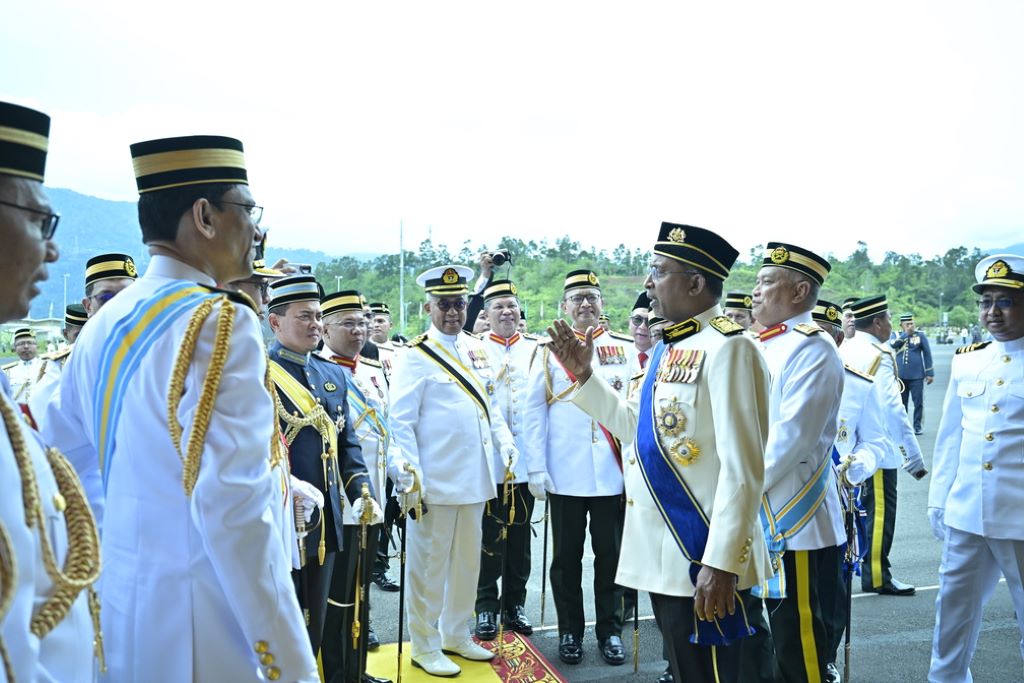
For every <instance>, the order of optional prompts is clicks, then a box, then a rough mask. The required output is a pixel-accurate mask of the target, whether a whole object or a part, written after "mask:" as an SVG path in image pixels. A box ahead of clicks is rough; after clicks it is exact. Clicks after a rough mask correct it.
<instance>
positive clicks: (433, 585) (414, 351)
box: [391, 326, 515, 657]
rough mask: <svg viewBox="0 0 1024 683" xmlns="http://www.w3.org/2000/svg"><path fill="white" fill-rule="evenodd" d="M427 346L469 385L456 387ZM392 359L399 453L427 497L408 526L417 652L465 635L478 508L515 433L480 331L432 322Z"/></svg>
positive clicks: (471, 599) (489, 492) (411, 623)
mask: <svg viewBox="0 0 1024 683" xmlns="http://www.w3.org/2000/svg"><path fill="white" fill-rule="evenodd" d="M420 346H423V347H425V348H426V350H427V351H424V350H421V349H420V348H418V347H420ZM427 352H430V353H433V354H435V355H436V356H437V357H439V358H441V359H443V360H444V362H445V363H448V364H449V365H450V366H452V367H453V368H454V369H455V371H456V372H458V373H459V375H460V376H461V377H463V378H465V380H466V382H468V384H469V386H470V387H472V388H471V389H466V388H463V385H462V384H461V383H460V381H459V380H457V379H456V378H455V377H454V376H453V374H450V373H449V372H446V371H445V370H444V369H443V368H442V367H441V366H440V365H439V364H438V363H436V362H434V361H433V360H431V357H430V356H428V355H427ZM398 364H399V366H400V370H399V372H398V373H397V374H396V376H395V379H394V384H393V385H392V394H391V395H392V408H391V425H392V429H393V430H394V435H395V441H396V442H397V444H398V447H399V449H400V450H401V454H402V457H403V458H404V459H405V460H407V461H408V462H409V464H411V465H412V466H413V467H414V468H415V469H416V471H417V472H419V473H420V474H421V476H422V481H423V486H424V488H425V495H424V502H425V503H426V505H427V511H426V512H425V514H424V515H423V517H422V518H420V519H417V520H409V521H407V527H406V528H407V533H408V534H409V537H408V568H407V572H406V581H407V582H408V589H409V596H408V597H409V603H408V605H409V606H408V613H409V631H410V634H411V636H412V656H413V657H417V656H419V655H423V654H426V653H429V652H433V651H437V650H440V649H441V648H442V646H443V647H448V646H449V645H456V644H459V643H462V642H464V641H466V640H467V639H468V638H469V633H468V630H467V623H468V620H469V619H470V617H472V615H473V602H474V592H473V588H472V587H473V586H475V585H476V582H477V579H478V574H479V562H480V541H481V531H480V515H481V514H482V513H483V509H484V503H485V501H488V500H490V499H491V498H493V497H494V473H493V465H492V449H493V448H495V447H497V448H498V449H499V452H502V453H506V452H508V451H509V450H514V449H515V443H514V441H513V439H512V435H511V433H510V432H509V430H508V427H507V426H506V424H505V418H504V417H503V415H502V411H501V407H500V405H499V404H498V399H497V397H496V395H495V372H496V371H495V368H493V367H491V364H490V361H489V357H488V355H487V352H486V350H485V349H484V346H483V343H482V342H481V341H480V340H479V339H477V338H476V337H473V336H471V335H468V334H465V333H461V334H459V335H457V336H452V335H446V334H443V333H441V332H440V331H439V330H437V328H435V327H433V326H431V328H430V330H429V331H428V332H427V333H426V334H425V335H423V336H422V337H420V338H417V339H416V340H413V341H412V342H410V344H409V345H408V346H407V347H406V348H404V349H403V350H402V351H401V358H400V359H399V361H398ZM470 391H472V392H473V395H472V396H471V394H470ZM485 410H486V412H485ZM488 414H489V418H488Z"/></svg>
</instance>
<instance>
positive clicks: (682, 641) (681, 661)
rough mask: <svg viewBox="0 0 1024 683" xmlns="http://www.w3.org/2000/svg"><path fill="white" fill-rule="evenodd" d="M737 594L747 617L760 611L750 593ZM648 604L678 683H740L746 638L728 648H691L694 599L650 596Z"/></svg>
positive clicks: (693, 646) (758, 605)
mask: <svg viewBox="0 0 1024 683" xmlns="http://www.w3.org/2000/svg"><path fill="white" fill-rule="evenodd" d="M739 593H740V600H742V601H743V603H744V606H745V607H746V608H747V613H748V614H749V613H750V610H753V609H758V610H760V608H761V606H760V601H758V600H753V599H751V597H750V591H749V590H745V591H740V592H739ZM651 602H652V603H653V605H654V616H655V619H656V620H657V622H658V624H659V625H660V626H661V637H662V638H663V639H664V643H665V653H666V656H667V657H668V665H669V669H671V671H672V675H673V677H674V678H675V680H677V681H680V682H681V683H682V682H685V683H700V682H701V681H707V682H708V683H729V682H732V683H739V681H740V662H741V661H742V660H743V659H744V648H745V647H746V641H747V639H746V638H744V639H743V640H740V641H739V642H736V643H733V644H732V645H729V646H715V647H711V646H704V645H694V644H693V643H691V642H690V635H691V634H692V633H693V629H694V615H693V598H680V597H676V596H672V595H659V594H656V593H651ZM755 603H756V606H755ZM736 609H739V605H737V606H736Z"/></svg>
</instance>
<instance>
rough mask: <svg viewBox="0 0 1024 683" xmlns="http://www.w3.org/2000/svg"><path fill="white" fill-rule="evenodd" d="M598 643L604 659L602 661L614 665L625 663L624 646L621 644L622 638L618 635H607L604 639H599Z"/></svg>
mask: <svg viewBox="0 0 1024 683" xmlns="http://www.w3.org/2000/svg"><path fill="white" fill-rule="evenodd" d="M598 645H599V646H600V647H601V658H602V659H604V661H606V662H608V663H609V664H612V665H614V666H618V665H619V664H624V663H625V661H626V648H625V647H623V645H622V638H620V637H618V636H608V637H607V638H605V639H604V640H602V641H600V642H599V643H598Z"/></svg>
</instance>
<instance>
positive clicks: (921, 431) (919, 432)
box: [914, 429, 924, 436]
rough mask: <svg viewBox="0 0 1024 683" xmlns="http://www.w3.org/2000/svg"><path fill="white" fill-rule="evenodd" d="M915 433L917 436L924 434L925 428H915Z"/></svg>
mask: <svg viewBox="0 0 1024 683" xmlns="http://www.w3.org/2000/svg"><path fill="white" fill-rule="evenodd" d="M914 435H915V436H923V435H924V430H923V429H915V430H914Z"/></svg>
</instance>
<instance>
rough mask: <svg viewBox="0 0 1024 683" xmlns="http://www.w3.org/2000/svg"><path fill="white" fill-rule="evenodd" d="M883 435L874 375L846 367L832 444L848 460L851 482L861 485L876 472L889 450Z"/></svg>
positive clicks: (848, 472)
mask: <svg viewBox="0 0 1024 683" xmlns="http://www.w3.org/2000/svg"><path fill="white" fill-rule="evenodd" d="M840 348H842V347H840ZM886 438H887V437H886V432H885V422H884V421H883V418H882V409H881V402H880V400H879V396H878V392H877V385H876V384H875V381H874V378H873V377H871V375H865V374H864V373H862V372H860V371H858V370H855V369H853V368H851V367H849V366H847V367H846V380H845V381H844V382H843V398H842V401H841V402H840V404H839V422H838V423H837V425H836V444H835V445H836V451H837V452H838V453H839V457H840V459H841V460H843V461H849V465H848V467H845V468H844V469H845V471H846V477H847V479H848V480H849V481H850V482H851V483H853V484H860V483H861V482H864V481H866V480H867V479H868V477H870V476H871V475H873V474H874V473H875V471H876V470H877V469H878V464H879V463H880V462H882V460H883V459H884V458H885V456H886V453H887V452H888V446H887V445H886Z"/></svg>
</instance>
